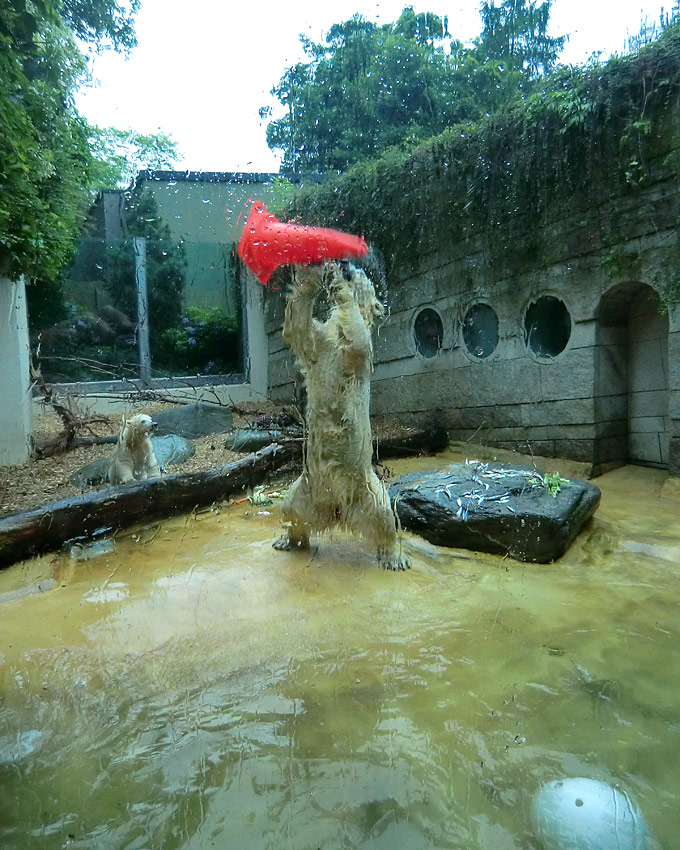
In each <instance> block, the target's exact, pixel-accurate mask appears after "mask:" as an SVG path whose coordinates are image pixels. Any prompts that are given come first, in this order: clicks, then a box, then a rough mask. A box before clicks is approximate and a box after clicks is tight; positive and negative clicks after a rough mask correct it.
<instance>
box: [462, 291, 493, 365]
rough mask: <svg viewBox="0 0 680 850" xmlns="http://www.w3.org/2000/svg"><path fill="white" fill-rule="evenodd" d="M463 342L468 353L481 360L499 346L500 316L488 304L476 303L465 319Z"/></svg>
mask: <svg viewBox="0 0 680 850" xmlns="http://www.w3.org/2000/svg"><path fill="white" fill-rule="evenodd" d="M463 342H464V343H465V348H466V349H467V351H468V353H469V354H471V355H472V356H473V357H476V358H479V359H480V360H482V359H484V358H485V357H488V356H489V355H490V354H493V353H494V351H495V350H496V347H497V346H498V316H497V315H496V311H495V310H494V309H493V307H490V306H489V305H488V304H474V305H473V306H472V307H470V309H469V310H468V311H467V313H466V314H465V318H464V319H463Z"/></svg>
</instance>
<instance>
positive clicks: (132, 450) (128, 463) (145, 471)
mask: <svg viewBox="0 0 680 850" xmlns="http://www.w3.org/2000/svg"><path fill="white" fill-rule="evenodd" d="M155 427H156V423H155V422H154V421H153V420H152V419H151V417H150V416H147V415H146V413H138V414H137V415H136V416H133V417H131V418H130V419H128V420H127V421H126V422H125V424H124V425H123V427H122V428H121V431H120V436H119V438H118V445H117V446H116V450H115V451H114V453H113V457H112V458H111V466H110V467H109V472H108V480H109V483H110V484H126V483H127V482H128V481H141V480H143V479H146V478H154V477H156V476H157V475H160V474H161V470H160V467H159V466H158V461H157V460H156V455H155V454H154V450H153V444H152V442H151V436H150V435H151V432H152V431H153V429H154V428H155Z"/></svg>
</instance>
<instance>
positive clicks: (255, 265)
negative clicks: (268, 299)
mask: <svg viewBox="0 0 680 850" xmlns="http://www.w3.org/2000/svg"><path fill="white" fill-rule="evenodd" d="M367 253H368V248H367V246H366V241H365V240H364V237H363V236H351V235H350V234H349V233H342V232H341V231H339V230H330V229H328V228H326V227H303V226H302V225H300V224H285V223H284V222H282V221H279V220H278V219H277V218H276V217H275V216H274V215H272V214H271V213H269V212H267V210H266V209H265V206H264V204H263V203H262V202H261V201H253V205H252V207H251V208H250V215H249V216H248V221H247V223H246V226H245V228H244V230H243V233H242V234H241V238H240V239H239V243H238V255H239V257H240V258H241V259H242V260H243V262H244V263H246V265H247V266H248V267H249V268H250V270H251V271H252V272H253V274H254V275H255V276H256V277H257V279H258V280H259V281H260V283H261V284H262V285H266V284H267V282H268V281H269V278H270V277H271V276H272V274H273V273H274V272H275V271H276V269H277V268H278V267H279V266H286V265H289V264H291V263H321V262H323V260H343V259H345V258H347V257H365V256H366V254H367Z"/></svg>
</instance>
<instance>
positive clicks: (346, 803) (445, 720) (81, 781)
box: [0, 456, 680, 850]
mask: <svg viewBox="0 0 680 850" xmlns="http://www.w3.org/2000/svg"><path fill="white" fill-rule="evenodd" d="M448 460H449V459H447V458H443V457H441V456H440V457H439V458H438V459H437V460H436V461H435V462H434V463H433V461H432V459H430V460H429V461H428V460H427V459H426V460H423V461H419V462H417V463H418V465H419V467H420V468H424V467H427V466H433V465H442V464H443V463H445V462H447V461H448ZM395 467H396V468H397V471H405V470H406V469H407V468H408V469H415V468H418V467H417V464H416V462H411V463H409V464H406V463H400V464H395ZM664 479H665V476H664V475H663V473H661V472H659V471H654V470H649V469H638V468H633V467H628V468H625V469H622V470H618V471H616V472H613V473H610V474H608V475H606V476H603V477H602V478H600V479H598V480H597V481H596V483H597V484H598V485H599V486H600V487H601V488H602V491H603V501H602V505H601V507H600V509H599V511H598V513H597V514H596V517H595V519H594V521H593V523H592V524H591V525H590V526H589V527H588V528H587V529H586V530H585V531H584V532H583V534H582V535H581V536H580V537H579V539H578V540H577V542H576V543H575V544H574V546H573V547H572V549H571V550H570V552H569V553H568V554H567V555H566V556H565V557H564V558H563V559H562V560H561V561H560V562H559V563H557V564H554V565H526V564H520V563H517V562H515V561H510V560H502V559H500V558H497V557H492V556H485V555H477V554H473V553H466V552H459V551H456V550H444V549H440V550H435V549H434V548H433V547H430V546H429V545H427V544H422V543H421V542H420V541H419V540H418V538H414V537H410V536H409V535H406V538H407V539H406V544H407V545H408V546H409V547H411V551H410V554H411V557H412V560H413V564H414V566H413V569H412V570H411V571H410V572H409V573H406V574H391V573H385V572H382V571H381V570H379V569H378V568H377V567H375V566H374V565H373V562H372V558H371V557H370V555H368V554H366V553H365V552H363V551H362V548H361V545H360V543H358V542H357V541H354V540H352V539H348V538H345V537H343V536H341V535H338V536H334V537H333V538H332V539H329V540H324V541H323V542H322V543H321V544H320V545H319V546H318V548H317V549H315V550H312V551H311V552H310V553H306V554H302V553H280V552H275V551H274V550H272V548H271V545H270V543H271V540H272V539H273V537H274V536H275V535H276V533H277V530H278V524H279V519H278V510H277V508H276V507H274V508H260V509H258V508H253V507H252V506H250V505H238V506H235V507H233V508H231V509H228V510H224V511H222V512H221V513H219V514H215V513H206V514H201V515H199V516H198V517H191V518H181V519H176V520H171V521H168V522H166V523H163V524H161V525H159V526H153V527H150V528H148V529H145V530H144V531H142V532H140V533H138V534H135V535H132V534H127V535H124V536H121V537H120V538H119V539H118V545H117V550H116V552H114V553H112V554H109V555H104V556H102V557H100V558H97V559H95V560H91V561H78V562H76V561H71V560H70V559H68V558H67V557H62V556H58V557H52V558H45V559H41V560H38V561H34V562H31V563H28V564H22V565H17V566H15V567H13V568H11V569H9V570H6V571H4V572H3V573H1V574H0V630H1V641H2V642H1V644H0V698H1V702H0V784H1V787H2V793H1V794H0V847H2V848H3V850H14V848H17V849H18V848H22V850H23V848H38V847H39V848H49V850H51V849H52V848H66V847H73V848H94V850H99V848H101V850H104V849H106V850H109V848H111V849H112V848H130V849H131V850H132V848H139V850H151V849H152V848H154V850H155V848H163V850H174V848H182V850H199V848H201V850H204V849H205V848H213V847H216V848H222V850H224V848H234V849H235V850H236V849H237V848H238V850H249V849H250V848H258V850H260V848H272V850H286V848H290V850H307V848H309V849H310V850H316V848H323V850H333V848H389V850H392V849H393V848H400V850H401V848H403V850H411V848H413V850H424V848H461V850H463V848H465V850H478V848H484V850H511V848H512V850H519V848H521V849H522V850H530V848H534V847H537V846H538V845H537V843H536V840H535V838H534V837H533V836H532V834H531V831H530V827H529V821H528V808H529V802H530V800H531V796H532V794H533V793H534V791H535V790H536V789H537V788H538V786H539V785H540V784H541V783H542V782H544V781H548V780H552V779H557V778H562V777H566V776H588V777H592V778H596V779H602V780H605V781H608V782H612V783H617V784H618V785H620V786H621V787H622V788H624V789H625V790H626V791H627V792H628V793H629V794H630V795H631V796H632V797H633V798H634V799H635V801H636V802H637V803H638V805H639V806H640V808H641V809H642V811H643V813H644V815H645V817H646V819H647V821H648V823H649V825H650V827H651V829H652V831H653V833H654V834H655V836H656V838H657V839H658V840H659V841H660V842H661V844H662V846H664V847H668V848H671V847H673V846H676V844H675V842H676V841H677V823H678V815H677V813H678V808H679V804H680V771H678V754H679V752H680V640H679V637H680V511H679V508H680V498H679V497H678V496H666V495H664V494H662V484H663V482H664ZM262 510H264V511H271V513H269V514H267V513H258V511H262ZM414 547H415V548H414ZM50 579H56V581H55V582H54V584H53V587H52V588H51V589H47V590H45V591H43V592H37V593H34V594H33V595H30V596H22V595H21V593H22V590H21V589H22V588H25V587H26V586H28V585H32V586H35V585H36V584H38V583H40V582H45V581H47V585H43V587H45V586H49V584H50Z"/></svg>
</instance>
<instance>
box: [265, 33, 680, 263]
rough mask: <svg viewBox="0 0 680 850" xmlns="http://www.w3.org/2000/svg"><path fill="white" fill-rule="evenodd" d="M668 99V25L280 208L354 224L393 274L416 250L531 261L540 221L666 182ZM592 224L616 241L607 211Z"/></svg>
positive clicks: (674, 139)
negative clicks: (649, 38)
mask: <svg viewBox="0 0 680 850" xmlns="http://www.w3.org/2000/svg"><path fill="white" fill-rule="evenodd" d="M679 99H680V27H677V26H676V27H673V28H670V29H668V30H666V31H665V32H664V34H663V36H662V37H661V38H660V39H659V40H658V41H657V42H655V43H654V44H652V45H650V46H649V47H647V48H646V49H645V50H643V51H642V52H641V53H640V54H639V55H637V56H631V57H625V58H615V59H612V60H610V61H609V62H608V63H607V64H606V65H594V66H591V67H587V68H584V69H571V68H567V69H562V70H560V71H559V72H558V73H556V74H554V75H552V76H551V77H550V78H549V80H547V81H546V85H545V88H544V90H543V91H541V92H539V93H536V94H534V95H532V96H531V97H529V98H528V99H527V100H526V101H524V102H523V103H521V104H518V105H514V106H512V107H511V108H508V109H507V110H506V111H505V112H503V113H501V114H497V115H494V116H492V117H490V118H488V119H487V120H485V121H484V122H482V123H479V124H477V125H475V126H470V125H465V126H463V125H460V126H455V127H450V128H448V129H447V130H446V131H445V132H444V133H442V134H441V135H440V136H437V137H435V138H432V139H430V140H429V141H427V142H426V143H424V144H422V145H421V146H420V147H418V148H417V149H415V150H413V151H410V152H408V153H407V152H403V151H400V150H398V149H391V150H388V151H386V152H385V154H384V155H383V156H382V157H380V158H379V159H375V160H371V161H365V162H362V163H360V164H359V165H357V166H355V167H354V168H352V169H351V170H349V171H348V172H346V173H344V174H342V175H340V176H338V177H336V178H327V179H326V180H325V181H324V183H323V184H321V185H320V186H319V187H315V188H314V189H313V190H311V191H308V192H305V193H303V194H302V195H301V196H300V197H298V198H296V199H295V200H294V201H293V203H292V204H291V206H290V207H289V209H288V210H287V215H288V216H289V217H295V218H297V219H298V220H301V221H302V222H303V223H309V224H317V225H326V226H330V227H337V228H340V229H343V230H346V231H349V232H357V233H363V234H364V235H365V236H366V238H367V239H368V240H369V241H370V242H372V243H373V244H374V245H375V246H376V247H377V248H378V250H379V251H380V252H381V254H382V255H383V257H384V258H385V261H386V264H387V269H388V273H390V275H393V274H395V272H396V271H397V269H398V268H399V267H401V268H402V271H401V272H400V273H399V274H397V275H396V276H397V277H403V276H404V274H405V272H404V270H403V269H404V267H406V268H408V267H410V266H412V265H413V264H414V263H416V262H417V261H418V260H419V259H420V258H421V257H423V255H425V254H427V253H430V252H434V251H441V250H445V251H447V252H448V253H451V252H452V251H453V252H454V253H455V252H459V253H461V254H465V253H468V254H469V253H470V252H471V250H474V249H475V246H477V247H479V246H483V249H484V256H485V261H486V262H488V263H489V264H490V265H497V266H498V274H499V275H500V274H502V273H503V269H504V267H507V265H508V264H510V263H512V264H515V263H518V262H526V261H527V260H530V259H531V260H535V259H536V257H537V256H538V255H539V254H540V251H541V250H542V247H543V246H542V241H543V240H546V239H547V238H548V233H550V232H551V231H550V228H549V227H548V228H546V229H544V228H545V226H546V225H551V224H553V225H554V224H555V223H559V222H563V221H564V220H565V219H566V218H568V217H573V216H574V215H581V216H582V217H587V216H589V215H592V214H593V210H597V209H598V208H600V207H603V205H605V204H608V203H609V204H611V202H612V200H613V199H623V203H624V205H625V204H626V203H628V204H629V203H630V200H626V199H627V198H630V197H631V196H633V197H634V196H635V195H636V194H637V193H638V192H639V191H640V190H641V189H644V188H648V187H649V186H650V185H653V184H655V183H656V182H660V181H661V182H663V181H664V180H668V179H669V178H670V179H674V180H677V175H678V171H679V161H680V123H679V122H678V119H677V117H676V114H677V110H678V103H679ZM673 193H674V195H675V197H676V198H677V188H675V189H674V190H673ZM280 212H283V211H280ZM593 226H594V227H596V228H597V230H598V240H599V244H600V246H601V247H602V248H603V249H605V250H606V249H607V248H608V247H609V246H612V245H616V244H617V243H618V242H620V241H621V238H622V234H621V232H620V228H621V223H620V221H619V218H618V216H617V215H616V214H612V211H611V209H610V210H609V212H608V214H607V215H602V216H599V215H598V216H595V218H594V224H593ZM623 235H624V236H625V234H623ZM567 250H568V248H567ZM612 256H613V255H612Z"/></svg>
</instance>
